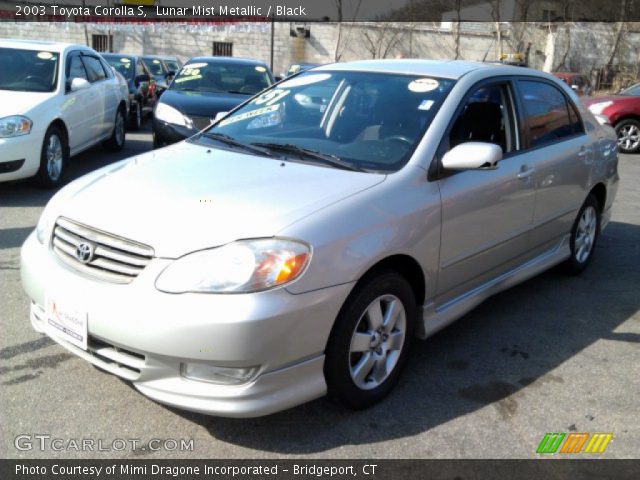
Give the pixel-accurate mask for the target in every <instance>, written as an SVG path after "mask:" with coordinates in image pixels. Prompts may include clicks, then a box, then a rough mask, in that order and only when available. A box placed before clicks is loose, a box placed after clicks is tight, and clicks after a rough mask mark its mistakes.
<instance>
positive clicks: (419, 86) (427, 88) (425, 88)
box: [407, 78, 440, 93]
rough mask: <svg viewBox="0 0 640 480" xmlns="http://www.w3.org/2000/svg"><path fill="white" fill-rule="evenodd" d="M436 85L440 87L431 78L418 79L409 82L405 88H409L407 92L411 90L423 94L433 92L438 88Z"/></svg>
mask: <svg viewBox="0 0 640 480" xmlns="http://www.w3.org/2000/svg"><path fill="white" fill-rule="evenodd" d="M438 85H440V83H439V82H438V81H437V80H434V79H433V78H418V79H416V80H413V81H411V82H410V83H409V86H408V87H407V88H409V90H411V91H412V92H416V93H424V92H431V91H432V90H435V89H436V88H438Z"/></svg>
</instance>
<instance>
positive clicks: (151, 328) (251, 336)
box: [21, 234, 352, 417]
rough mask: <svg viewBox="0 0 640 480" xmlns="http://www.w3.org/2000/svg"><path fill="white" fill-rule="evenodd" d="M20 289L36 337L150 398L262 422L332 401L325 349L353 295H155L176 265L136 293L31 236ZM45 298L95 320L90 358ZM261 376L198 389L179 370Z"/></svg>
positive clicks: (142, 280)
mask: <svg viewBox="0 0 640 480" xmlns="http://www.w3.org/2000/svg"><path fill="white" fill-rule="evenodd" d="M21 256H22V259H21V260H22V269H21V276H22V283H23V286H24V288H25V290H26V291H27V293H28V294H29V296H30V297H31V299H32V301H33V304H32V309H31V322H32V324H33V326H34V328H35V329H36V330H38V331H41V332H44V333H46V334H47V335H49V336H51V337H52V338H53V339H54V340H55V341H57V342H58V343H60V344H61V345H63V346H64V347H65V348H67V349H68V350H70V351H71V352H73V353H75V354H76V355H78V356H80V357H82V358H84V359H85V360H87V361H89V362H91V363H93V364H95V365H97V366H99V367H101V368H102V369H104V370H107V371H109V372H111V373H113V374H116V375H119V376H120V377H122V378H125V379H127V380H130V381H132V382H133V384H134V386H135V387H136V388H137V389H138V390H139V391H141V392H142V393H143V394H145V395H147V396H149V397H151V398H153V399H155V400H157V401H159V402H161V403H166V404H169V405H173V406H176V407H180V408H184V409H187V410H192V411H197V412H202V413H207V414H215V415H221V416H230V417H251V416H260V415H266V414H269V413H273V412H276V411H279V410H283V409H286V408H289V407H292V406H295V405H298V404H301V403H304V402H306V401H309V400H312V399H314V398H318V397H320V396H322V395H324V394H325V393H326V384H325V380H324V375H323V362H324V349H325V346H326V342H327V339H328V336H329V333H330V331H331V327H332V326H333V322H334V320H335V318H336V316H337V314H338V311H339V309H340V306H341V305H342V304H343V302H344V300H345V299H346V297H347V295H348V294H349V291H350V290H351V287H352V285H351V284H347V285H340V286H335V287H330V288H326V289H322V290H317V291H314V292H309V293H305V294H300V295H294V294H291V293H289V292H288V291H287V290H286V289H282V288H281V289H276V290H272V291H268V292H261V293H255V294H239V295H211V294H180V295H172V294H166V293H163V292H160V291H158V290H156V289H155V287H154V282H155V279H156V278H157V275H158V274H159V272H160V271H162V269H164V268H165V267H166V265H167V264H168V263H169V262H170V260H165V259H154V260H153V261H152V262H151V263H150V264H149V265H148V266H147V267H146V268H145V270H144V271H143V272H142V273H141V274H140V275H139V276H138V277H137V278H136V279H135V280H134V281H133V282H132V283H130V284H128V285H118V284H111V283H106V282H100V281H96V280H92V279H89V278H87V277H84V276H82V275H81V274H79V273H77V272H75V271H73V270H70V269H69V268H68V267H66V266H63V264H62V263H60V262H59V261H58V260H57V258H56V257H55V254H54V253H52V252H51V251H50V250H49V248H47V247H45V246H43V245H41V244H40V243H39V242H38V241H37V240H36V239H35V235H33V234H32V235H30V236H29V238H28V239H27V241H26V242H25V244H24V246H23V248H22V252H21ZM45 297H52V298H54V299H56V300H59V301H62V302H64V303H66V304H67V305H69V303H70V302H73V305H74V306H75V307H76V308H79V309H81V310H84V311H86V312H87V314H88V329H89V347H88V350H86V351H85V350H82V349H81V348H78V347H76V346H74V345H72V344H70V343H68V342H67V341H65V340H64V339H60V338H58V337H57V336H56V334H55V333H53V334H52V333H51V331H50V330H49V329H48V328H46V321H45V319H44V317H45V315H44V311H43V307H42V305H45ZM187 362H197V363H209V364H212V365H216V366H227V367H238V368H241V367H251V366H260V373H259V374H258V375H257V377H256V378H254V379H253V380H252V381H251V382H250V383H248V384H244V385H239V386H227V385H219V384H213V383H207V382H202V381H195V380H190V379H187V378H185V377H183V376H182V375H181V364H182V363H187Z"/></svg>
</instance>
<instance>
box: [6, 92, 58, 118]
mask: <svg viewBox="0 0 640 480" xmlns="http://www.w3.org/2000/svg"><path fill="white" fill-rule="evenodd" d="M53 96H55V92H16V91H14V90H0V118H2V117H8V116H9V115H24V114H25V113H27V112H29V110H31V109H32V108H33V107H35V106H37V105H40V104H41V103H42V102H44V101H45V100H47V99H49V98H51V97H53ZM32 120H33V119H32Z"/></svg>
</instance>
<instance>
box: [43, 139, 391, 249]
mask: <svg viewBox="0 0 640 480" xmlns="http://www.w3.org/2000/svg"><path fill="white" fill-rule="evenodd" d="M385 178H386V177H385V175H381V174H370V173H362V172H352V171H348V170H340V169H334V168H326V167H322V166H316V165H308V164H301V163H294V162H282V161H280V160H275V159H271V158H267V157H258V156H253V155H246V154H244V153H236V152H231V151H227V150H218V149H213V148H207V147H202V146H200V145H195V144H192V143H188V142H182V143H179V144H176V145H173V146H171V147H167V148H164V149H161V150H156V151H153V152H149V153H146V154H143V155H140V156H138V157H133V158H131V159H129V160H125V161H122V162H118V163H116V164H113V165H110V166H108V167H105V168H102V169H100V170H97V171H95V172H93V173H90V174H88V175H86V176H84V177H81V178H80V179H78V180H76V181H75V182H72V183H71V184H69V185H68V186H67V187H65V188H64V189H63V190H62V191H61V192H60V194H59V197H60V198H57V199H55V200H56V207H55V211H54V212H52V213H53V214H54V215H55V216H56V217H57V216H59V215H61V216H64V217H67V218H69V219H72V220H75V221H77V222H80V223H82V224H85V225H88V226H90V227H93V228H96V229H99V230H102V231H105V232H109V233H112V234H115V235H118V236H120V237H124V238H127V239H130V240H134V241H137V242H140V243H143V244H146V245H149V246H151V247H153V248H154V250H155V254H156V256H158V257H166V258H176V257H179V256H182V255H184V254H187V253H190V252H193V251H197V250H202V249H205V248H210V247H215V246H219V245H223V244H225V243H228V242H232V241H234V240H238V239H243V238H257V237H270V236H273V235H276V234H277V233H278V232H280V231H281V230H282V229H283V228H285V227H286V226H288V225H290V224H292V223H294V222H295V221H297V220H300V219H302V218H303V217H306V216H308V215H310V214H311V213H313V212H315V211H317V210H319V209H322V208H323V207H326V206H328V205H330V204H332V203H335V202H337V201H340V200H342V199H344V198H346V197H348V196H351V195H353V194H355V193H357V192H360V191H362V190H365V189H367V188H370V187H373V186H374V185H376V184H378V183H381V182H383V181H384V179H385Z"/></svg>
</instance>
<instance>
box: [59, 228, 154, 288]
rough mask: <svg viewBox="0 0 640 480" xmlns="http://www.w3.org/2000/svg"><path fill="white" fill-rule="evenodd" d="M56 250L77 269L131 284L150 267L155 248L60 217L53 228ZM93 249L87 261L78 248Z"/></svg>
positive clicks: (68, 263) (112, 280)
mask: <svg viewBox="0 0 640 480" xmlns="http://www.w3.org/2000/svg"><path fill="white" fill-rule="evenodd" d="M52 243H53V251H54V252H55V253H56V254H57V255H58V258H60V259H61V260H62V261H63V262H64V263H66V264H67V265H69V266H70V267H72V268H74V269H75V270H77V271H79V272H81V273H84V274H87V275H89V276H92V277H95V278H97V279H100V280H104V281H107V282H113V283H130V282H131V281H133V279H134V278H136V277H137V276H138V275H139V274H140V272H142V270H144V268H145V267H146V266H147V264H148V263H149V262H150V261H151V258H152V257H153V249H152V248H151V247H149V246H146V245H142V244H140V243H136V242H132V241H131V240H126V239H123V238H120V237H117V236H115V235H111V234H109V233H105V232H102V231H100V230H96V229H93V228H90V227H87V226H85V225H81V224H79V223H76V222H73V221H71V220H69V219H66V218H63V217H60V218H58V220H57V221H56V226H55V228H54V230H53V240H52ZM81 244H84V245H83V247H85V248H87V247H88V249H89V251H90V253H89V255H88V258H87V257H86V256H85V259H84V261H81V260H80V257H79V256H78V247H79V246H80V245H81Z"/></svg>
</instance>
